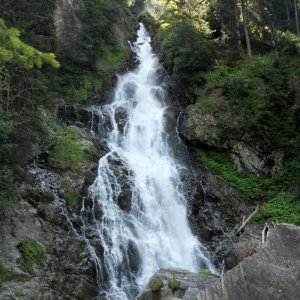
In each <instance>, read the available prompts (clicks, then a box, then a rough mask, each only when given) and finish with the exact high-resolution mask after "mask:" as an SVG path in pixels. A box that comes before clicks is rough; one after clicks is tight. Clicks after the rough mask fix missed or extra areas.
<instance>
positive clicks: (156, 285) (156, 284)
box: [150, 277, 163, 292]
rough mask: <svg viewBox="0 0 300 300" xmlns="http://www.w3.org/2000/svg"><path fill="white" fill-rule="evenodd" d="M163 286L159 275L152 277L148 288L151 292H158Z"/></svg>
mask: <svg viewBox="0 0 300 300" xmlns="http://www.w3.org/2000/svg"><path fill="white" fill-rule="evenodd" d="M162 287H163V281H162V279H161V278H160V277H156V278H154V279H153V280H152V281H151V283H150V288H151V291H152V292H159V291H160V290H161V288H162Z"/></svg>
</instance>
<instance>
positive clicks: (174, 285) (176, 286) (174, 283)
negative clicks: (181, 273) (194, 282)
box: [168, 279, 180, 291]
mask: <svg viewBox="0 0 300 300" xmlns="http://www.w3.org/2000/svg"><path fill="white" fill-rule="evenodd" d="M168 286H169V288H170V289H171V290H172V291H174V290H177V289H179V288H180V282H179V281H178V280H175V279H171V280H169V282H168Z"/></svg>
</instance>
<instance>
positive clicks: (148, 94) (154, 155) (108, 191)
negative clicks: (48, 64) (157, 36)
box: [82, 24, 213, 300]
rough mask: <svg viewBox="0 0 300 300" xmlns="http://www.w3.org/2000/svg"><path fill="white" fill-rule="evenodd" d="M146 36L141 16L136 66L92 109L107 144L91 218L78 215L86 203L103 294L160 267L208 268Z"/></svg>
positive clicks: (140, 283)
mask: <svg viewBox="0 0 300 300" xmlns="http://www.w3.org/2000/svg"><path fill="white" fill-rule="evenodd" d="M150 42H151V38H150V37H149V35H148V33H147V31H146V29H145V27H144V26H143V24H140V28H139V30H138V38H137V41H136V42H135V43H134V45H133V49H134V51H135V53H136V56H137V59H138V60H139V65H138V67H137V69H136V70H134V71H132V72H129V73H127V74H125V75H122V76H120V77H119V79H118V83H117V87H116V90H115V95H114V100H113V101H112V103H111V104H107V105H104V106H101V107H98V108H95V109H94V112H93V113H94V114H97V115H98V119H99V120H100V121H99V126H98V128H97V130H96V129H95V128H94V129H95V130H94V131H95V134H98V135H100V136H101V137H102V138H105V139H106V144H107V147H108V149H109V152H108V153H107V154H106V155H105V156H104V157H102V158H101V159H100V161H99V166H98V176H97V178H96V180H95V182H94V183H93V185H92V186H91V187H90V189H89V192H90V199H92V200H91V201H92V205H91V208H90V209H91V210H92V220H89V221H88V219H89V218H87V217H84V215H85V213H86V214H87V213H88V212H87V211H88V209H89V208H87V207H85V204H83V208H82V212H83V219H85V222H90V223H91V224H92V225H93V226H94V228H95V232H96V235H97V239H98V241H99V244H101V262H102V263H101V272H102V275H101V279H99V281H101V282H100V283H99V285H100V286H102V288H103V290H104V291H105V292H104V294H105V296H106V297H107V298H108V299H120V300H125V299H134V297H135V296H136V295H137V293H138V292H139V291H140V290H141V288H143V287H144V286H145V284H146V283H147V281H148V280H149V279H150V277H151V276H152V275H153V274H154V273H155V272H156V271H157V270H158V269H160V268H184V269H188V270H190V271H195V272H197V271H199V269H200V268H201V267H205V268H209V269H211V270H213V266H212V265H211V263H210V261H209V259H208V258H207V257H206V256H205V255H204V250H205V249H204V247H203V246H202V245H201V244H200V242H199V241H198V239H197V238H196V237H195V236H194V235H193V234H192V232H191V230H190V227H189V224H188V220H187V210H186V198H185V193H184V190H183V187H182V182H181V180H180V169H181V166H180V163H179V162H177V161H176V159H175V158H174V155H173V154H172V147H171V145H170V144H169V143H168V138H167V136H168V134H167V133H166V132H165V124H164V123H165V117H164V115H165V111H166V109H167V107H168V106H167V100H166V99H165V98H166V97H165V92H164V89H163V88H162V85H161V83H160V82H159V77H158V74H157V70H158V69H159V63H158V59H157V57H156V56H155V55H154V53H153V52H152V48H151V44H150ZM85 211H86V212H85ZM86 227H88V226H86ZM103 281H105V283H104V282H103Z"/></svg>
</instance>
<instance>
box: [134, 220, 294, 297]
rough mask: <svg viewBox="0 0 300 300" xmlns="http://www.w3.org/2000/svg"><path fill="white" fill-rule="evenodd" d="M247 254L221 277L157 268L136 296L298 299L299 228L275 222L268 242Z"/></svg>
mask: <svg viewBox="0 0 300 300" xmlns="http://www.w3.org/2000/svg"><path fill="white" fill-rule="evenodd" d="M249 255H250V256H249V257H246V258H245V259H244V260H243V261H241V262H240V263H239V264H238V265H237V266H236V267H234V268H233V269H231V270H229V271H228V272H227V273H226V274H225V275H224V276H223V277H222V278H216V277H213V276H209V275H208V276H205V275H204V274H197V273H191V272H188V271H186V270H159V271H158V272H157V273H156V274H155V275H154V276H153V277H152V278H151V279H150V281H149V283H148V285H147V286H146V288H145V290H144V291H143V292H142V293H141V294H140V295H139V296H138V297H137V298H136V299H137V300H154V299H155V300H176V299H184V300H235V299H243V300H269V299H272V300H273V299H278V300H279V299H285V300H288V299H290V300H293V299H300V289H299V279H300V227H297V226H295V225H290V224H279V225H276V226H275V227H274V228H272V229H271V230H270V231H269V235H268V238H267V241H266V242H265V243H264V244H262V246H261V247H260V248H259V249H258V250H257V252H256V253H254V254H253V255H251V254H250V253H249ZM157 278H159V279H160V281H159V280H157ZM171 280H176V281H178V282H179V287H178V288H177V289H173V290H172V289H171V288H170V287H169V286H170V281H171ZM153 283H156V285H153ZM157 283H161V286H160V285H159V284H157ZM153 287H155V288H156V290H154V289H153Z"/></svg>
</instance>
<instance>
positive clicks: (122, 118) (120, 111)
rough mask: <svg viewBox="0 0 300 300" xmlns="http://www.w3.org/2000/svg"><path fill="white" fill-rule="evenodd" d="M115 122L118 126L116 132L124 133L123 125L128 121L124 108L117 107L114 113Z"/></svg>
mask: <svg viewBox="0 0 300 300" xmlns="http://www.w3.org/2000/svg"><path fill="white" fill-rule="evenodd" d="M115 120H116V122H117V124H118V130H119V132H121V133H124V129H125V125H126V123H127V121H128V113H127V110H126V109H125V108H124V107H118V108H117V109H116V111H115Z"/></svg>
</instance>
